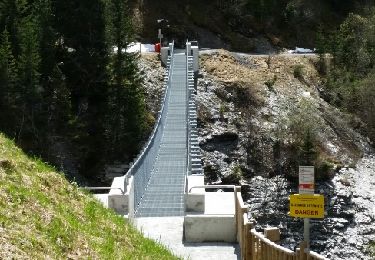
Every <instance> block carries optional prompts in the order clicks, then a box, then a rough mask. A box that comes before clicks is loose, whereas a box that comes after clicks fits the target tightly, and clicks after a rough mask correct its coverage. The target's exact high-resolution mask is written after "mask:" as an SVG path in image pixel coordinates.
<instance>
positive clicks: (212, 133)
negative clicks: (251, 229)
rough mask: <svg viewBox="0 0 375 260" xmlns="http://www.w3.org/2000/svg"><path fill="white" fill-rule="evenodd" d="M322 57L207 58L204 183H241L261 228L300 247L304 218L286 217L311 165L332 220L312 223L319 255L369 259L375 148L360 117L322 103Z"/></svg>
mask: <svg viewBox="0 0 375 260" xmlns="http://www.w3.org/2000/svg"><path fill="white" fill-rule="evenodd" d="M317 61H318V58H317V57H316V56H315V55H306V56H305V55H276V56H265V55H263V56H252V55H245V54H236V53H230V52H226V51H210V52H206V54H203V55H201V78H200V79H199V80H198V102H199V105H198V116H199V131H200V146H201V148H202V150H203V155H204V156H203V157H204V158H203V161H204V168H205V175H206V179H207V181H208V182H216V183H220V182H221V183H228V184H229V183H241V184H242V190H243V197H244V199H245V200H246V201H247V203H248V205H249V207H250V213H251V215H252V217H253V218H254V219H255V221H256V222H257V225H256V228H257V229H258V230H262V229H263V228H265V227H267V226H268V225H271V226H277V227H279V228H280V229H281V232H282V241H281V244H282V245H283V246H286V247H290V248H291V249H293V248H294V247H295V246H297V245H298V243H299V241H301V240H302V234H303V221H301V220H300V219H294V218H291V217H289V216H288V214H287V212H288V195H289V194H293V193H298V189H297V182H298V181H297V180H296V176H297V171H296V170H297V169H298V165H301V164H304V163H306V162H304V161H305V160H307V159H309V160H310V161H313V163H314V164H315V166H316V176H315V177H316V184H317V186H316V192H317V193H321V194H323V195H324V196H325V201H326V208H325V209H326V211H327V216H326V217H325V219H324V220H318V221H312V228H311V244H312V248H313V250H314V251H317V252H320V253H322V254H324V255H326V256H327V257H329V258H330V259H371V256H370V255H369V254H370V253H369V246H370V244H371V243H373V241H375V228H374V226H373V224H372V223H373V220H374V219H375V212H374V208H375V200H374V198H373V190H375V182H374V171H375V159H374V152H373V150H372V148H371V146H370V144H369V143H368V139H367V138H366V137H364V136H362V135H361V134H359V130H360V127H361V122H360V120H359V119H358V118H356V117H355V116H352V115H349V114H345V113H343V112H342V111H339V110H338V109H336V108H334V107H332V106H331V105H329V104H328V103H327V102H325V101H324V100H323V99H322V98H321V97H320V96H321V91H322V88H321V86H322V85H323V84H324V82H323V81H322V79H321V78H320V76H319V73H318V72H317V70H316V64H317ZM306 133H309V134H306ZM361 157H363V158H362V159H360V160H358V159H359V158H361ZM310 163H311V162H310Z"/></svg>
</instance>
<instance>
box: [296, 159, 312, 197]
mask: <svg viewBox="0 0 375 260" xmlns="http://www.w3.org/2000/svg"><path fill="white" fill-rule="evenodd" d="M299 193H300V194H314V166H300V167H299Z"/></svg>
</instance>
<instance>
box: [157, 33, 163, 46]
mask: <svg viewBox="0 0 375 260" xmlns="http://www.w3.org/2000/svg"><path fill="white" fill-rule="evenodd" d="M158 38H159V43H160V47H161V39H163V34H162V33H161V29H159V30H158Z"/></svg>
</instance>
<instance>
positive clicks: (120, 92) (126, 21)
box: [106, 0, 146, 159]
mask: <svg viewBox="0 0 375 260" xmlns="http://www.w3.org/2000/svg"><path fill="white" fill-rule="evenodd" d="M127 13H129V12H128V10H127V8H126V1H122V0H108V1H106V32H107V34H106V35H107V42H108V44H109V45H108V48H109V49H110V50H112V49H114V50H115V52H114V53H113V55H111V57H110V65H109V75H110V95H109V96H110V97H109V103H108V104H109V111H108V115H107V116H108V117H107V127H108V131H107V135H106V137H107V141H108V142H109V144H110V146H109V147H108V148H110V149H111V152H110V154H111V155H113V156H112V157H115V158H116V159H120V158H118V157H119V156H118V155H120V157H121V156H122V157H123V155H124V154H125V155H126V154H128V155H134V154H135V153H136V152H137V150H138V149H139V144H140V142H141V140H142V138H143V137H144V131H145V121H146V110H145V103H144V95H143V90H142V81H141V77H140V74H139V72H138V68H137V63H136V62H137V60H136V59H137V57H136V55H135V54H131V53H126V52H125V51H124V50H125V48H126V47H127V45H128V44H129V41H130V39H131V38H132V34H133V32H132V24H131V21H130V18H129V17H127V16H126V14H127Z"/></svg>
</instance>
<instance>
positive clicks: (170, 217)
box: [95, 42, 324, 260]
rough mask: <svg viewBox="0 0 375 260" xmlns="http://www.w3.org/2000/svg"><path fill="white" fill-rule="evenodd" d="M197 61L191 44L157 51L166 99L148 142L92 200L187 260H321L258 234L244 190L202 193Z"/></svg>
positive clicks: (274, 232)
mask: <svg viewBox="0 0 375 260" xmlns="http://www.w3.org/2000/svg"><path fill="white" fill-rule="evenodd" d="M198 54H199V51H198V46H192V45H191V43H190V42H187V43H186V49H185V50H175V49H174V44H173V43H171V44H169V46H168V47H163V48H162V50H161V60H162V62H163V63H164V64H165V65H166V68H167V70H166V74H165V75H164V84H165V86H164V87H165V88H164V89H165V92H164V97H163V102H162V106H161V109H160V112H159V116H158V119H157V122H156V124H155V127H154V129H153V131H152V134H151V135H150V137H149V139H148V141H147V142H146V144H145V146H144V147H143V149H142V151H141V152H140V153H139V155H138V156H137V157H136V159H135V160H134V162H133V163H132V164H131V167H130V168H129V170H128V171H127V172H126V173H125V174H124V176H122V177H115V178H114V180H113V183H112V185H111V187H110V188H109V187H108V188H109V189H110V192H109V193H108V194H96V195H95V196H96V197H97V198H98V199H99V200H100V201H102V202H103V203H104V204H105V205H106V206H107V207H109V208H112V209H114V210H115V211H116V212H117V213H118V214H121V215H124V216H125V217H127V218H128V219H129V220H130V221H131V222H133V223H134V225H135V226H137V227H138V228H139V229H140V230H141V231H143V232H144V233H145V235H147V236H149V237H151V238H153V239H155V240H158V241H160V242H162V243H163V244H165V245H166V246H167V247H168V248H170V249H171V250H172V251H173V252H174V253H175V254H177V255H179V256H183V257H186V258H189V259H256V260H262V259H264V260H278V259H290V260H300V259H301V260H302V259H311V260H317V259H324V258H323V257H321V256H319V255H318V254H316V253H313V252H310V251H308V250H307V251H306V252H307V253H306V252H305V250H304V247H305V246H306V245H304V244H301V245H300V248H301V250H300V251H297V252H293V251H291V250H289V249H286V248H283V247H281V246H279V245H277V244H276V243H274V242H275V241H277V240H278V239H279V238H280V233H279V230H278V229H277V228H271V229H265V232H264V234H260V233H258V232H256V231H255V229H254V225H253V223H252V222H250V221H249V219H248V215H247V214H248V207H247V206H246V205H245V204H244V203H243V200H242V197H241V192H240V191H241V187H236V186H234V185H204V174H203V169H202V162H201V152H200V148H199V143H198V131H197V104H196V94H197V92H196V86H195V84H194V82H195V75H196V73H197V72H198V69H199V68H198V66H199V63H198ZM98 189H100V187H99V188H98ZM212 189H214V190H213V191H215V190H217V189H225V190H226V191H227V190H229V192H209V191H210V190H211V191H212Z"/></svg>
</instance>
